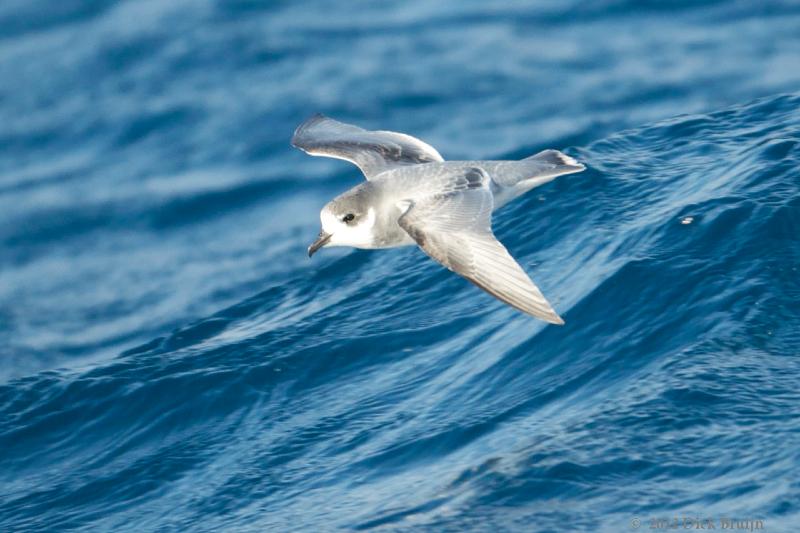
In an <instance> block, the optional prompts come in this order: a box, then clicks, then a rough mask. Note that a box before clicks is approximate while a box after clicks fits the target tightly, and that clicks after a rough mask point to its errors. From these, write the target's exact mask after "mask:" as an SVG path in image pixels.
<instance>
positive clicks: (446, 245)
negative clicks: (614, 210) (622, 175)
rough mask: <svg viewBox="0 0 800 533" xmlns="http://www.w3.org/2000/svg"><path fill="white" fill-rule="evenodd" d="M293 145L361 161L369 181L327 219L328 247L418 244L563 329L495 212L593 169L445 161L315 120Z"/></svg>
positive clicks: (404, 138) (557, 160)
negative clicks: (502, 236) (502, 235)
mask: <svg viewBox="0 0 800 533" xmlns="http://www.w3.org/2000/svg"><path fill="white" fill-rule="evenodd" d="M292 145H294V146H296V147H297V148H300V149H301V150H303V151H305V152H306V153H308V154H310V155H315V156H326V157H334V158H337V159H344V160H346V161H350V162H352V163H354V164H355V165H356V166H358V167H359V169H361V171H362V172H363V174H364V176H365V177H366V178H367V181H366V182H363V183H361V184H359V185H357V186H356V187H353V188H352V189H350V190H349V191H347V192H345V193H344V194H341V195H339V196H337V197H336V198H334V199H333V200H332V201H331V202H329V203H328V204H327V205H326V206H325V207H324V208H323V209H322V212H321V213H320V220H321V222H322V231H321V232H320V234H319V237H318V238H317V240H316V241H315V242H314V243H313V244H312V245H311V246H310V247H309V250H308V252H309V256H311V255H312V254H314V253H315V252H316V251H317V250H318V249H319V248H322V247H323V246H352V247H356V248H393V247H397V246H406V245H413V244H416V245H418V246H419V247H420V248H421V249H422V250H423V251H424V252H425V253H426V254H428V256H430V257H431V258H432V259H434V260H435V261H437V262H439V263H441V264H442V265H444V266H445V267H447V268H448V269H450V270H452V271H453V272H455V273H457V274H459V275H461V276H463V277H464V278H466V279H468V280H469V281H471V282H472V283H474V284H475V285H477V286H478V287H480V288H482V289H483V290H485V291H486V292H488V293H489V294H491V295H492V296H495V297H496V298H498V299H500V300H502V301H503V302H505V303H507V304H509V305H511V306H512V307H515V308H516V309H519V310H520V311H522V312H524V313H527V314H529V315H532V316H534V317H536V318H539V319H542V320H545V321H547V322H550V323H551V324H563V323H564V321H563V320H562V319H561V317H559V316H558V314H557V313H556V312H555V311H554V310H553V308H552V306H551V305H550V304H549V303H548V301H547V299H545V297H544V296H543V295H542V293H541V291H540V290H539V289H538V287H536V285H534V283H533V282H532V281H531V279H530V278H529V277H528V275H527V274H526V273H525V271H523V270H522V268H521V267H520V266H519V264H518V263H517V262H516V261H515V260H514V258H513V257H511V255H510V254H509V253H508V250H506V248H505V247H504V246H503V245H502V244H501V243H500V242H499V241H498V240H497V239H496V238H495V236H494V234H493V233H492V212H493V211H494V210H495V209H497V208H499V207H501V206H503V205H505V204H506V203H508V202H509V201H511V200H513V199H514V198H516V197H518V196H520V195H522V194H524V193H525V192H527V191H529V190H531V189H533V188H534V187H538V186H539V185H542V184H544V183H547V182H549V181H551V180H553V179H554V178H556V177H557V176H561V175H563V174H571V173H574V172H580V171H582V170H584V168H585V167H584V166H583V165H582V164H580V163H578V162H576V161H575V160H574V159H572V158H571V157H569V156H567V155H565V154H563V153H561V152H559V151H557V150H545V151H543V152H540V153H538V154H536V155H534V156H531V157H529V158H527V159H523V160H521V161H445V160H444V159H443V158H442V156H441V155H439V152H437V151H436V149H434V148H433V147H432V146H430V145H428V144H426V143H424V142H422V141H420V140H419V139H416V138H414V137H411V136H410V135H406V134H403V133H396V132H391V131H367V130H364V129H362V128H359V127H357V126H353V125H350V124H344V123H341V122H338V121H336V120H333V119H331V118H328V117H325V116H323V115H315V116H313V117H311V118H310V119H308V120H306V121H305V122H304V123H303V124H301V125H300V126H299V127H298V128H297V130H296V131H295V133H294V136H293V138H292Z"/></svg>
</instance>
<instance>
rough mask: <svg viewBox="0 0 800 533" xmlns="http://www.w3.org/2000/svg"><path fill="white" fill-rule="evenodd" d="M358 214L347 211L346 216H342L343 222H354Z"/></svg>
mask: <svg viewBox="0 0 800 533" xmlns="http://www.w3.org/2000/svg"><path fill="white" fill-rule="evenodd" d="M354 218H356V216H355V215H354V214H353V213H347V214H346V215H345V216H344V218H342V222H352V221H353V219H354Z"/></svg>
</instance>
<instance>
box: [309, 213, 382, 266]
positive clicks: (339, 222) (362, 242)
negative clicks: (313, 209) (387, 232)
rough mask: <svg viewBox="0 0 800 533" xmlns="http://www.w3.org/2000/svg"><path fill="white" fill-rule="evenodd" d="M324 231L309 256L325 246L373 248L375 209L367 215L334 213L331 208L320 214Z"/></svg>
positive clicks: (310, 250) (310, 248) (312, 246)
mask: <svg viewBox="0 0 800 533" xmlns="http://www.w3.org/2000/svg"><path fill="white" fill-rule="evenodd" d="M319 219H320V222H321V223H322V231H321V232H320V233H319V237H318V238H317V240H316V242H314V244H312V245H311V246H310V247H309V249H308V253H309V255H312V254H313V253H314V252H316V251H317V250H319V249H320V248H322V247H323V246H352V247H353V248H373V247H374V244H373V243H374V239H373V234H372V231H373V227H374V226H375V209H374V208H372V207H370V208H369V209H368V210H367V212H366V213H355V212H346V213H334V211H333V210H332V209H331V208H330V206H325V208H324V209H323V210H322V211H321V212H320V214H319Z"/></svg>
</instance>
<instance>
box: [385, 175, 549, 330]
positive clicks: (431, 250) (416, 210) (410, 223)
mask: <svg viewBox="0 0 800 533" xmlns="http://www.w3.org/2000/svg"><path fill="white" fill-rule="evenodd" d="M406 204H407V205H409V208H408V210H407V211H406V212H405V213H404V214H403V215H402V216H401V217H400V219H399V220H398V223H399V224H400V226H401V227H402V228H403V229H404V230H405V231H406V232H408V234H409V235H410V236H411V237H412V238H413V239H414V240H415V241H416V242H417V244H418V245H419V246H420V248H422V250H423V251H424V252H425V253H426V254H428V255H429V256H430V257H431V258H433V259H434V260H436V261H438V262H439V263H441V264H442V265H444V266H446V267H447V268H448V269H450V270H452V271H453V272H455V273H456V274H459V275H461V276H463V277H465V278H467V279H468V280H469V281H471V282H472V283H474V284H475V285H477V286H478V287H480V288H481V289H483V290H485V291H486V292H488V293H489V294H491V295H492V296H494V297H496V298H498V299H500V300H502V301H503V302H505V303H507V304H509V305H511V306H512V307H515V308H516V309H519V310H520V311H522V312H524V313H528V314H529V315H532V316H534V317H536V318H540V319H542V320H544V321H546V322H550V323H551V324H563V323H564V321H563V320H562V319H561V317H559V316H558V314H557V313H556V312H555V311H554V310H553V308H552V307H551V305H550V304H549V303H548V301H547V300H546V299H545V297H544V296H543V295H542V293H541V291H540V290H539V289H538V288H537V287H536V285H534V284H533V282H532V281H531V279H530V278H529V277H528V275H527V274H525V272H524V271H523V270H522V268H521V267H520V266H519V264H517V262H516V261H515V260H514V258H513V257H511V255H510V254H509V253H508V250H506V248H505V246H503V245H502V244H501V243H500V242H499V241H498V240H497V239H496V238H495V236H494V234H493V233H492V222H491V216H492V205H493V198H492V194H491V192H490V191H489V190H488V189H487V188H486V187H485V186H483V187H477V186H476V187H472V186H467V187H465V188H464V189H463V190H458V191H454V192H448V193H445V194H440V195H435V196H430V197H428V198H426V199H423V200H416V201H406Z"/></svg>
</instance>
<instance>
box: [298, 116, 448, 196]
mask: <svg viewBox="0 0 800 533" xmlns="http://www.w3.org/2000/svg"><path fill="white" fill-rule="evenodd" d="M292 145H293V146H296V147H297V148H300V149H301V150H303V151H304V152H306V153H308V154H311V155H318V156H326V157H334V158H336V159H344V160H345V161H350V162H351V163H353V164H355V165H356V166H358V168H360V169H361V172H363V173H364V176H365V177H366V178H367V179H368V180H369V179H372V178H374V177H375V176H377V175H378V174H380V173H381V172H383V171H385V170H389V169H390V168H394V167H397V166H401V165H416V164H419V163H434V162H441V161H444V159H442V156H441V155H439V152H437V151H436V149H435V148H433V147H432V146H430V145H429V144H426V143H424V142H422V141H420V140H419V139H416V138H414V137H412V136H411V135H406V134H405V133H396V132H393V131H368V130H365V129H362V128H359V127H358V126H353V125H351V124H344V123H342V122H339V121H336V120H333V119H332V118H328V117H326V116H323V115H314V116H313V117H311V118H309V119H308V120H306V121H305V122H303V123H302V124H300V126H298V127H297V130H295V132H294V136H293V137H292Z"/></svg>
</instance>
